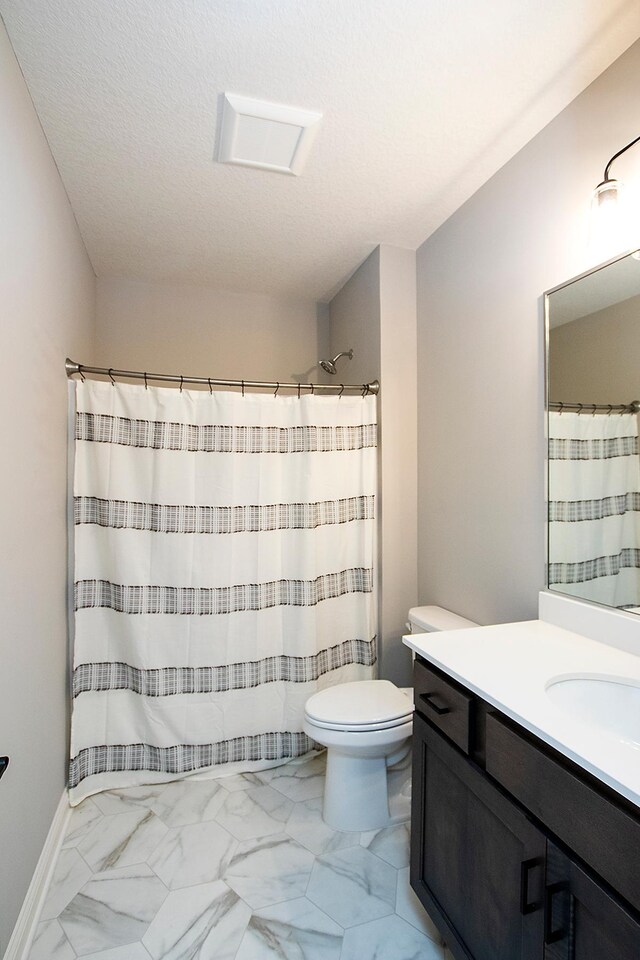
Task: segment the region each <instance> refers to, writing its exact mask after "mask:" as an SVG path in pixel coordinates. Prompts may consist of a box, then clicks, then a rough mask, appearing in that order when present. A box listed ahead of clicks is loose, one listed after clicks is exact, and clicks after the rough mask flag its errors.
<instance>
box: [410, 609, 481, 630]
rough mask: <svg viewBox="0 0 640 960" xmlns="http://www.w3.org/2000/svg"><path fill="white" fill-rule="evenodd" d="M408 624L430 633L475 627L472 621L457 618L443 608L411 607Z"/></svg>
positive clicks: (454, 614)
mask: <svg viewBox="0 0 640 960" xmlns="http://www.w3.org/2000/svg"><path fill="white" fill-rule="evenodd" d="M409 622H410V623H411V624H412V626H415V627H419V628H420V629H421V630H426V631H427V632H429V633H431V632H434V631H436V630H464V629H466V628H468V627H477V626H479V624H477V623H474V622H473V620H466V619H465V618H464V617H459V616H458V614H457V613H452V612H451V610H445V609H444V607H412V608H411V610H409Z"/></svg>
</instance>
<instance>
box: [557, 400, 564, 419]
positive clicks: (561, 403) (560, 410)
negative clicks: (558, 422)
mask: <svg viewBox="0 0 640 960" xmlns="http://www.w3.org/2000/svg"><path fill="white" fill-rule="evenodd" d="M558 406H559V407H560V409H559V410H558V415H559V416H562V411H563V410H564V403H563V402H562V400H558Z"/></svg>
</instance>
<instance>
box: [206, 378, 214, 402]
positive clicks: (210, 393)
mask: <svg viewBox="0 0 640 960" xmlns="http://www.w3.org/2000/svg"><path fill="white" fill-rule="evenodd" d="M207 380H208V382H209V396H210V397H212V396H213V387H212V386H211V377H207Z"/></svg>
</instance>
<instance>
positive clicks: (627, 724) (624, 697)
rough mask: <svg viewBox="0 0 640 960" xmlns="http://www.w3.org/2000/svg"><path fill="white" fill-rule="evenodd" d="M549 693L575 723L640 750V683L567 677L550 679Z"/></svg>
mask: <svg viewBox="0 0 640 960" xmlns="http://www.w3.org/2000/svg"><path fill="white" fill-rule="evenodd" d="M546 693H547V696H548V697H549V699H550V700H551V702H552V703H554V704H555V705H556V706H558V707H560V708H561V709H562V710H565V711H566V712H567V713H569V714H570V715H571V716H572V717H573V718H574V719H575V720H580V721H582V722H584V723H588V724H589V725H590V726H594V727H598V728H599V729H600V730H601V731H602V732H603V733H608V734H610V735H611V736H614V737H615V738H616V739H617V740H622V741H623V742H625V743H630V744H633V745H634V746H637V747H639V748H640V680H631V679H627V678H621V677H607V676H598V675H597V674H574V675H565V676H561V677H554V678H553V679H552V680H550V681H549V683H548V684H547V687H546Z"/></svg>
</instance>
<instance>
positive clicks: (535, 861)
mask: <svg viewBox="0 0 640 960" xmlns="http://www.w3.org/2000/svg"><path fill="white" fill-rule="evenodd" d="M541 864H542V859H541V858H540V857H533V858H532V859H531V860H523V861H522V863H521V864H520V913H521V914H522V916H523V917H526V915H527V914H528V913H535V911H536V910H539V909H540V907H541V906H542V903H541V902H540V901H539V900H533V901H529V876H530V874H531V871H532V870H533V868H534V867H539V866H540V865H541Z"/></svg>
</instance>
